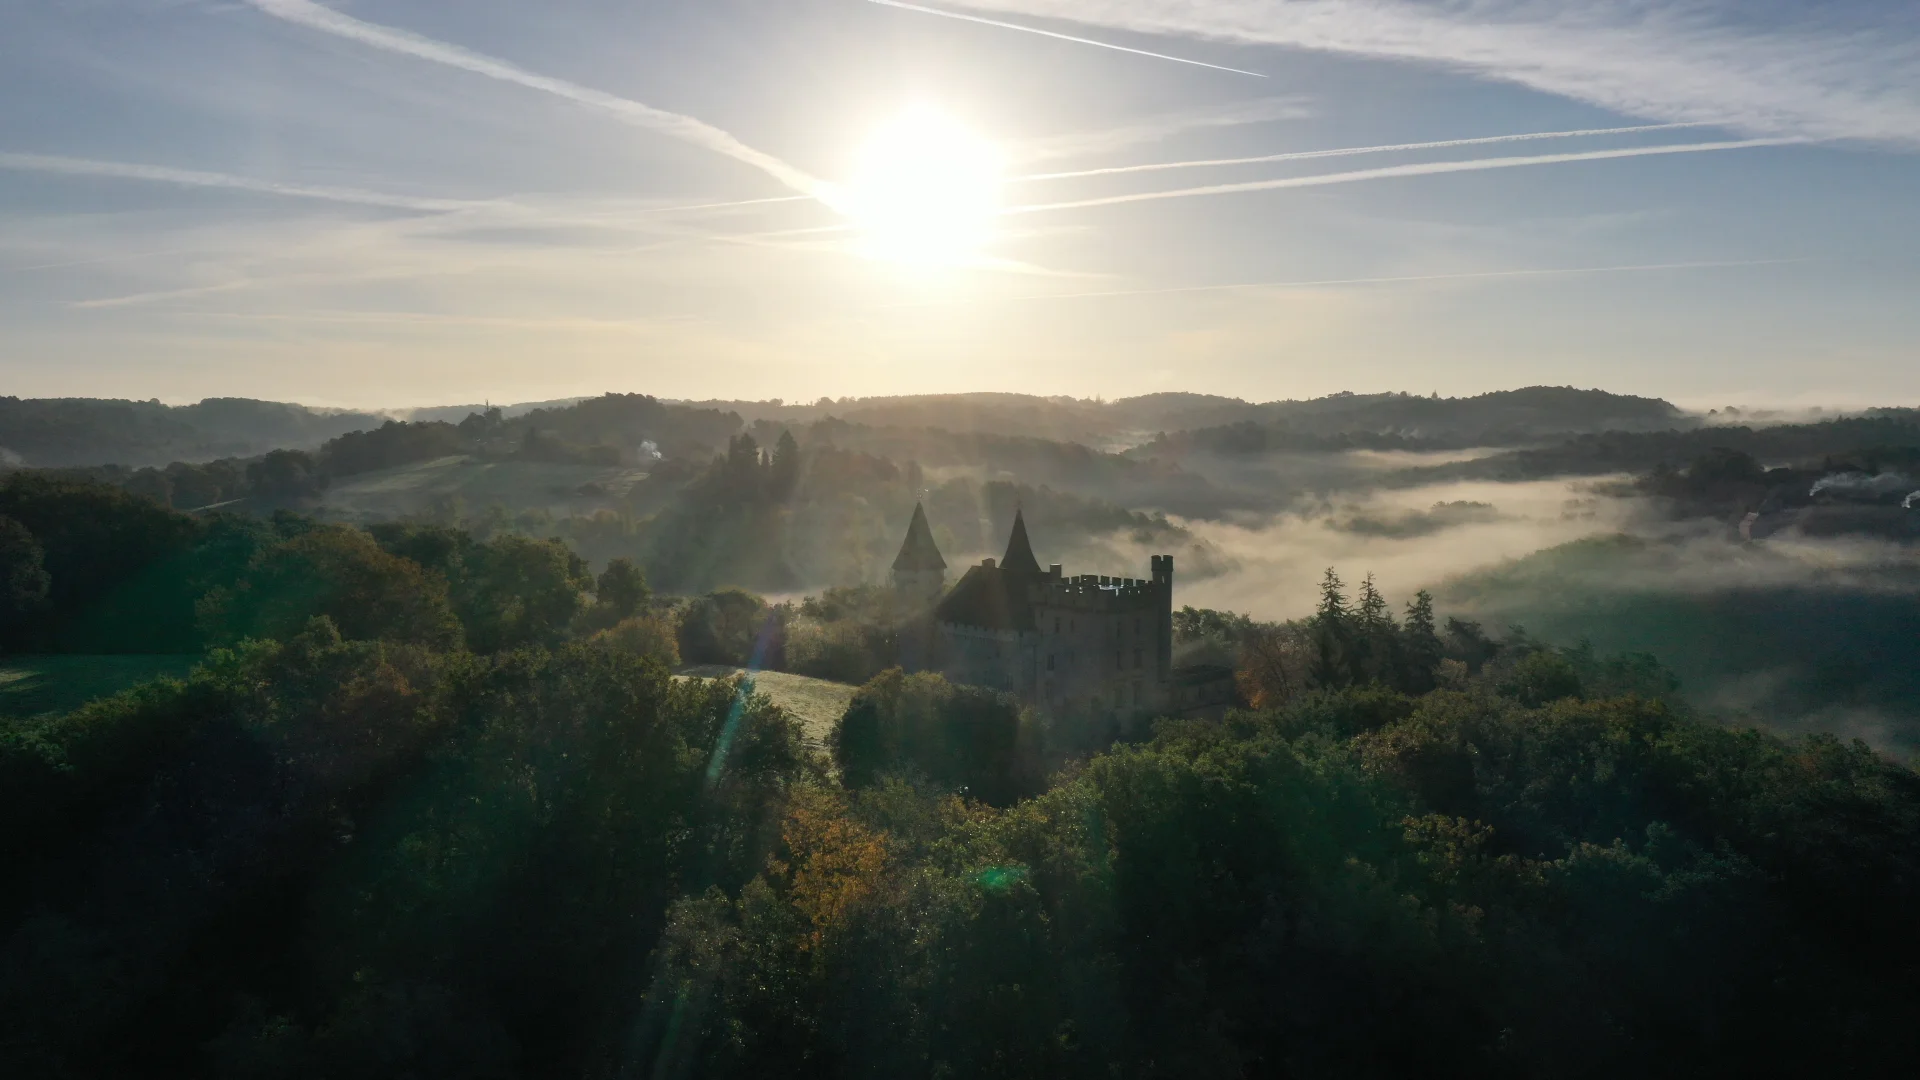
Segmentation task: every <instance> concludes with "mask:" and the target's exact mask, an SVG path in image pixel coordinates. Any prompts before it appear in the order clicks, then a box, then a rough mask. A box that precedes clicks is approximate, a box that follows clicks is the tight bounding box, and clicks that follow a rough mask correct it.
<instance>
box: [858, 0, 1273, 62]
mask: <svg viewBox="0 0 1920 1080" xmlns="http://www.w3.org/2000/svg"><path fill="white" fill-rule="evenodd" d="M867 2H868V3H870V4H879V5H880V6H882V7H890V8H899V9H900V10H902V11H917V12H919V13H920V14H922V15H938V16H940V17H941V18H943V19H959V20H961V21H962V22H970V23H980V24H982V25H984V26H997V27H999V28H1000V29H1002V30H1018V31H1020V32H1021V33H1023V34H1038V35H1040V36H1041V37H1050V38H1054V39H1056V40H1059V41H1071V42H1073V43H1074V44H1076V45H1093V46H1096V47H1098V48H1102V49H1112V50H1113V51H1114V52H1123V53H1132V54H1133V55H1135V56H1148V57H1152V58H1153V59H1155V60H1171V61H1173V62H1174V63H1176V64H1191V65H1193V66H1194V67H1203V68H1211V69H1212V70H1214V71H1226V72H1231V73H1232V74H1235V75H1251V76H1253V77H1254V78H1256V79H1264V78H1266V76H1265V75H1263V74H1261V73H1260V72H1258V71H1246V70H1243V69H1241V68H1236V67H1226V66H1224V65H1221V64H1209V63H1207V62H1205V61H1203V60H1191V59H1188V58H1187V57H1184V56H1169V55H1167V54H1166V53H1157V52H1148V51H1147V50H1145V49H1133V48H1128V47H1127V46H1125V45H1116V44H1114V43H1113V42H1110V41H1095V40H1093V39H1092V38H1083V37H1074V36H1073V35H1072V34H1061V33H1056V32H1054V31H1052V30H1042V29H1040V28H1039V27H1037V26H1023V25H1021V24H1020V23H1010V22H1002V21H1001V20H999V19H983V18H981V17H980V16H978V15H963V14H961V13H959V12H957V11H943V10H941V9H940V8H931V7H923V6H921V5H919V4H906V3H902V2H901V0H867Z"/></svg>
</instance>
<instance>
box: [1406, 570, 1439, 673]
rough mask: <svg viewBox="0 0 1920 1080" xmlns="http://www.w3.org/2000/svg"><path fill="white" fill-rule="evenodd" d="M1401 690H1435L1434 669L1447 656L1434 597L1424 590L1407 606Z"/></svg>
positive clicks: (1416, 594)
mask: <svg viewBox="0 0 1920 1080" xmlns="http://www.w3.org/2000/svg"><path fill="white" fill-rule="evenodd" d="M1401 643H1402V663H1401V671H1402V674H1401V689H1402V690H1405V691H1406V692H1407V693H1410V694H1424V693H1426V692H1427V691H1428V690H1431V689H1433V686H1434V682H1433V669H1434V668H1435V667H1437V666H1438V665H1439V663H1440V660H1441V658H1442V656H1443V655H1444V654H1445V651H1446V649H1445V646H1444V645H1443V644H1442V643H1441V641H1440V632H1439V630H1438V628H1437V627H1436V626H1435V625H1434V621H1433V594H1432V593H1430V592H1428V591H1427V590H1425V589H1421V590H1420V591H1419V592H1418V593H1415V594H1414V597H1413V602H1412V603H1410V604H1408V605H1407V622H1406V627H1405V629H1404V630H1403V631H1402V632H1401Z"/></svg>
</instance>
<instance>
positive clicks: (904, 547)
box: [893, 503, 947, 572]
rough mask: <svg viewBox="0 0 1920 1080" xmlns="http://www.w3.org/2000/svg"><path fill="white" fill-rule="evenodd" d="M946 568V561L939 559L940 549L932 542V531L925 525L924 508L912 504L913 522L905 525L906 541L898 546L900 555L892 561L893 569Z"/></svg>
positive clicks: (897, 570) (896, 570) (925, 515)
mask: <svg viewBox="0 0 1920 1080" xmlns="http://www.w3.org/2000/svg"><path fill="white" fill-rule="evenodd" d="M946 568H947V560H945V559H943V558H941V557H940V548H939V547H938V546H937V545H935V544H934V542H933V529H931V528H930V527H928V525H927V511H926V508H925V507H923V506H921V505H920V504H919V503H914V504H913V520H912V521H910V522H908V523H907V539H906V541H905V542H904V543H902V544H901V545H900V554H899V555H898V556H896V557H895V558H894V560H893V569H894V571H895V572H899V571H903V570H905V571H920V570H945V569H946Z"/></svg>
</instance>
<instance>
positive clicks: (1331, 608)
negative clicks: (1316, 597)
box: [1309, 566, 1353, 687]
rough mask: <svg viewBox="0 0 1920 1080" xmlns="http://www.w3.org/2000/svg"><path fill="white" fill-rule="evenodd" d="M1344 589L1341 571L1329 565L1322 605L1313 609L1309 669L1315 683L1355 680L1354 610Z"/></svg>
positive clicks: (1337, 683) (1338, 683)
mask: <svg viewBox="0 0 1920 1080" xmlns="http://www.w3.org/2000/svg"><path fill="white" fill-rule="evenodd" d="M1345 589H1346V583H1345V582H1343V581H1341V580H1340V575H1339V574H1338V573H1335V572H1334V569H1333V567H1331V566H1329V567H1327V573H1326V576H1325V577H1323V578H1321V579H1320V606H1319V608H1318V609H1316V610H1315V611H1314V613H1313V648H1314V658H1313V665H1312V668H1311V670H1310V672H1309V673H1310V674H1311V675H1312V677H1313V682H1314V684H1315V685H1316V686H1323V687H1333V686H1346V685H1347V684H1349V683H1350V682H1352V681H1353V680H1352V672H1353V667H1352V663H1351V656H1352V642H1353V626H1352V623H1353V612H1352V609H1350V608H1349V607H1348V606H1347V594H1346V592H1345V591H1344V590H1345Z"/></svg>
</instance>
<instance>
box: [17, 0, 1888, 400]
mask: <svg viewBox="0 0 1920 1080" xmlns="http://www.w3.org/2000/svg"><path fill="white" fill-rule="evenodd" d="M922 6H927V7H933V8H937V9H940V10H944V11H946V12H948V13H951V14H964V15H970V16H973V17H974V18H976V19H984V20H989V21H992V22H1002V23H1009V24H1014V27H1026V28H1029V29H1031V30H1043V31H1047V32H1049V33H1051V34H1057V35H1066V36H1067V37H1075V38H1083V39H1087V40H1088V41H1089V42H1100V43H1104V44H1107V45H1116V46H1121V47H1124V48H1126V49H1134V50H1140V51H1139V52H1125V51H1120V50H1119V49H1111V48H1104V47H1101V46H1100V45H1095V44H1089V43H1084V42H1076V41H1069V40H1064V39H1063V38H1061V37H1056V36H1046V35H1043V34H1039V33H1031V32H1028V30H1023V29H1017V28H1014V27H1005V26H994V25H988V24H987V23H985V22H979V21H970V20H963V19H957V18H950V17H945V16H942V15H939V14H935V13H932V12H928V11H919V10H908V9H907V8H904V7H901V6H894V5H883V4H877V3H872V2H869V0H779V2H777V3H775V2H768V0H544V2H542V3H539V4H533V3H525V2H521V3H509V2H506V0H462V2H460V3H450V2H446V0H437V2H432V0H332V2H331V3H328V4H325V5H322V4H319V3H313V2H309V0H61V2H60V3H47V2H45V0H0V320H4V321H3V322H0V374H3V375H4V377H5V386H4V392H7V393H12V394H18V395H23V396H42V395H69V394H71V395H89V396H125V397H139V398H146V397H159V398H162V399H164V400H172V401H186V400H197V399H198V398H200V397H203V396H209V395H220V394H236V395H247V396H258V397H270V398H279V399H289V400H301V401H309V402H316V403H325V404H340V405H369V406H371V405H386V406H402V405H415V404H429V403H434V402H449V401H471V400H476V399H481V398H491V399H494V400H522V399H535V398H549V397H556V396H562V395H569V394H582V393H597V392H600V391H603V390H623V391H626V390H638V391H645V392H650V393H655V394H659V395H663V396H671V397H715V396H717V397H748V398H767V397H784V398H788V399H795V398H812V397H817V396H820V395H832V396H836V397H838V396H846V395H867V394H888V393H914V392H934V391H955V390H988V389H990V390H1025V391H1031V392H1037V393H1048V394H1054V393H1065V394H1074V395H1079V396H1091V395H1095V394H1098V395H1104V396H1107V397H1114V396H1121V395H1127V394H1136V393H1146V392H1152V391H1159V390H1174V389H1180V390H1196V391H1206V392H1215V393H1225V394H1235V395H1240V396H1244V397H1249V398H1256V399H1269V398H1276V397H1300V396H1308V395H1317V394H1323V393H1329V392H1333V391H1337V390H1343V389H1350V390H1355V391H1373V390H1409V391H1416V392H1421V393H1425V392H1428V391H1435V390H1437V391H1440V392H1442V393H1448V394H1454V393H1473V392H1479V391H1483V390H1489V389H1498V388H1504V387H1511V386H1517V385H1526V384H1532V383H1555V384H1564V383H1572V384H1577V385H1583V386H1603V387H1607V388H1609V389H1616V390H1621V391H1630V392H1638V393H1648V394H1657V395H1663V396H1667V397H1670V398H1673V399H1675V400H1678V401H1681V402H1683V403H1687V404H1694V405H1699V406H1702V407H1705V406H1708V405H1724V404H1743V405H1746V404H1832V405H1850V404H1862V403H1889V404H1891V403H1912V402H1913V401H1915V400H1916V399H1920V302H1916V295H1920V290H1917V289H1916V285H1920V258H1917V257H1916V255H1915V252H1916V246H1915V240H1916V239H1920V199H1916V197H1915V195H1916V193H1917V192H1920V5H1915V4H1912V3H1893V2H1875V3H1868V2H1862V0H1840V2H1836V3H1824V4H1819V5H1807V4H1789V3H1777V2H1773V0H1760V2H1752V0H1749V2H1742V3H1732V2H1722V0H1693V2H1683V0H1633V2H1593V0H1589V2H1586V3H1570V2H1569V3H1559V2H1547V0H1478V2H1448V3H1440V2H1417V0H1222V2H1217V3H1205V2H1194V0H950V2H946V3H929V4H927V5H922ZM1143 53H1158V54H1161V56H1159V57H1156V56H1150V55H1143ZM1182 61H1196V62H1197V63H1189V62H1182ZM1202 64H1210V65H1216V66H1215V67H1205V66H1201V65H1202ZM1221 68H1234V69H1240V71H1239V72H1236V71H1227V70H1220V69H1221ZM1241 72H1251V73H1256V74H1244V73H1241ZM910 110H932V111H936V112H938V113H939V114H941V115H944V116H945V117H947V118H948V120H949V121H950V122H951V123H952V124H953V125H954V126H955V127H957V128H961V129H964V130H965V131H967V132H970V133H972V136H974V137H976V138H977V139H978V140H981V141H984V142H987V143H990V144H992V145H993V146H994V147H995V148H997V152H998V154H999V157H1000V159H1001V161H1002V162H1003V164H1004V167H1005V173H1006V176H1007V177H1008V181H1009V182H1007V183H1006V184H1005V185H1004V186H1003V187H1002V188H1001V189H1000V191H999V198H1000V202H1001V205H1002V207H1003V209H1004V210H1006V211H1011V212H1008V213H1004V214H1003V215H1001V216H999V217H997V218H995V219H994V223H993V230H992V235H991V237H990V239H989V240H988V242H987V243H986V245H985V247H984V248H983V249H982V250H981V251H980V252H979V257H978V258H977V259H974V260H972V261H970V262H967V263H965V264H964V265H956V266H950V267H945V268H939V269H934V270H928V269H925V268H916V267H903V266H900V265H897V264H895V263H892V262H889V261H887V260H882V259H875V258H872V257H870V256H869V255H868V254H867V253H866V252H865V250H864V249H863V248H862V245H861V244H860V243H859V242H858V237H857V236H854V235H852V234H851V232H850V230H849V228H848V218H847V217H845V216H844V211H845V210H846V206H845V205H844V204H843V203H840V202H837V201H836V196H835V194H834V193H835V192H836V191H842V190H845V186H846V183H847V181H848V180H849V178H850V176H851V174H852V173H853V171H854V170H855V169H856V163H857V161H858V160H859V157H860V152H861V148H862V146H863V145H864V144H865V143H866V142H867V141H868V140H869V138H870V136H871V133H872V132H873V131H875V130H876V129H880V128H883V127H885V126H886V125H887V124H889V122H891V121H893V120H895V118H897V117H898V116H900V115H901V114H902V113H903V112H907V111H910ZM1675 125H1685V126H1675ZM1619 128H1640V129H1645V130H1635V131H1625V132H1620V131H1615V132H1613V133H1611V134H1590V135H1568V136H1557V137H1553V138H1545V139H1535V140H1527V141H1496V142H1479V143H1471V144H1465V145H1453V146H1442V147H1427V148H1424V149H1403V150H1377V151H1370V152H1366V153H1356V154H1351V155H1344V156H1325V157H1317V158H1294V159H1292V160H1266V161H1260V162H1252V163H1243V164H1215V165H1198V164H1193V163H1196V162H1204V161H1219V160H1221V159H1237V158H1248V157H1260V158H1269V159H1271V158H1275V157H1278V156H1284V155H1290V154H1295V155H1297V154H1300V153H1303V152H1310V151H1325V150H1355V149H1366V148H1374V147H1384V146H1396V145H1404V144H1410V143H1430V142H1441V141H1451V140H1468V139H1482V140H1485V139H1495V138H1499V137H1505V136H1517V135H1523V134H1536V133H1557V132H1577V131H1594V130H1604V129H1619ZM1656 149H1658V150H1661V151H1662V152H1660V153H1651V152H1649V151H1653V150H1656ZM1568 157H1574V158H1576V160H1564V159H1565V158H1568ZM1511 159H1528V160H1527V161H1525V162H1517V161H1515V160H1511ZM1542 159H1544V160H1542ZM1143 165H1180V166H1183V167H1179V168H1169V169H1160V170H1142V171H1125V170H1130V169H1133V168H1134V167H1137V166H1143ZM1115 169H1118V170H1123V171H1118V172H1113V171H1107V172H1099V170H1115ZM1089 172H1093V173H1097V174H1096V175H1083V176H1070V177H1063V178H1056V179H1045V180H1034V179H1025V178H1029V177H1032V176H1034V175H1035V174H1057V173H1089ZM1221 189H1226V190H1221ZM715 204H720V205H715Z"/></svg>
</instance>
